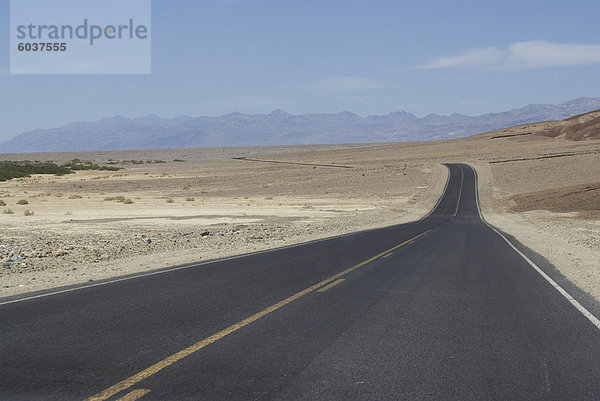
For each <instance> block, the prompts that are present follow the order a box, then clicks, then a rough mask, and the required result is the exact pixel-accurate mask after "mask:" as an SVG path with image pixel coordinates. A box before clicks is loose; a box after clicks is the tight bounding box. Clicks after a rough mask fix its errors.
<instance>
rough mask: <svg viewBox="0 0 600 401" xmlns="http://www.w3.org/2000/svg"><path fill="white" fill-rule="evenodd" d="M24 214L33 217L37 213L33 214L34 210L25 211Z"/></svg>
mask: <svg viewBox="0 0 600 401" xmlns="http://www.w3.org/2000/svg"><path fill="white" fill-rule="evenodd" d="M23 214H24V215H25V216H33V215H34V214H35V213H33V210H29V209H25V211H24V212H23Z"/></svg>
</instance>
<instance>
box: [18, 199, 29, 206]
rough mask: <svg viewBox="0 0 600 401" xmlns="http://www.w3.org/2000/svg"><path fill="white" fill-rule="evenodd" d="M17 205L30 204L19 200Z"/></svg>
mask: <svg viewBox="0 0 600 401" xmlns="http://www.w3.org/2000/svg"><path fill="white" fill-rule="evenodd" d="M17 205H29V202H27V201H26V200H25V199H19V200H18V201H17Z"/></svg>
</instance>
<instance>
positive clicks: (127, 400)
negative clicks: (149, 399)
mask: <svg viewBox="0 0 600 401" xmlns="http://www.w3.org/2000/svg"><path fill="white" fill-rule="evenodd" d="M149 392H150V390H148V389H139V390H133V391H132V392H131V393H127V394H126V395H124V396H123V397H121V398H119V399H118V400H117V401H135V400H137V399H140V398H141V397H143V396H145V395H146V394H148V393H149Z"/></svg>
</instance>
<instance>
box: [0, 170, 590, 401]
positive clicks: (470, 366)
mask: <svg viewBox="0 0 600 401" xmlns="http://www.w3.org/2000/svg"><path fill="white" fill-rule="evenodd" d="M448 168H449V171H450V175H449V180H448V184H447V187H446V190H445V192H444V194H443V196H442V197H441V198H440V201H439V202H438V204H437V205H436V207H435V209H434V210H433V211H432V212H431V213H430V214H429V215H428V216H426V217H425V218H423V219H421V220H419V221H416V222H413V223H409V224H403V225H398V226H392V227H388V228H383V229H378V230H371V231H365V232H360V233H356V234H352V235H346V236H341V237H336V238H332V239H327V240H321V241H314V242H312V243H307V244H302V245H298V246H292V247H287V248H283V249H278V250H274V251H269V252H261V253H256V254H252V255H246V256H242V257H234V258H229V259H224V260H218V261H214V262H208V263H201V264H195V265H187V266H180V267H177V268H172V269H168V270H164V271H160V272H158V273H152V274H146V275H140V276H136V277H130V278H127V279H125V280H120V281H108V282H105V283H100V284H95V285H91V286H89V285H87V286H85V285H84V286H80V287H73V288H68V289H65V290H64V291H61V292H56V291H54V292H47V293H43V294H37V295H34V296H31V295H30V296H24V297H21V298H17V299H5V300H0V322H1V324H0V399H2V400H86V399H88V400H130V401H131V400H137V399H140V400H143V401H150V400H546V399H553V400H596V399H600V323H599V322H598V321H597V320H595V318H594V317H593V316H592V315H591V314H589V312H587V311H586V310H585V309H584V308H583V307H582V306H581V305H579V304H578V303H577V301H576V300H574V299H572V298H571V299H568V298H567V297H568V296H569V295H568V294H567V293H566V292H564V290H562V288H560V287H558V285H556V284H555V283H554V285H553V282H552V281H551V279H550V278H548V277H547V276H544V274H543V272H541V271H538V270H536V267H535V266H534V265H532V264H530V263H529V262H528V261H527V260H526V259H525V258H524V257H523V256H522V255H521V254H519V252H518V251H517V250H516V249H514V248H513V247H512V246H511V244H510V243H509V242H508V241H507V240H505V239H504V238H503V237H502V236H501V235H500V234H499V233H498V232H496V231H495V230H494V229H493V228H491V227H490V226H488V225H487V224H486V223H485V222H484V221H482V219H481V217H480V213H479V208H478V202H477V192H476V175H475V172H474V171H473V170H472V169H471V168H470V167H469V166H468V165H464V164H452V165H448ZM586 314H587V315H586Z"/></svg>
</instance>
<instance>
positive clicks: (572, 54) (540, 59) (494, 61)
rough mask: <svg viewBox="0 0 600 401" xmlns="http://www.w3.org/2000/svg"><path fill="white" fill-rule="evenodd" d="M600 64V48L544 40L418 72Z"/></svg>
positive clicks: (476, 52) (444, 61) (470, 54)
mask: <svg viewBox="0 0 600 401" xmlns="http://www.w3.org/2000/svg"><path fill="white" fill-rule="evenodd" d="M593 63H600V45H582V44H574V43H567V44H563V43H550V42H546V41H543V40H533V41H529V42H517V43H513V44H511V45H509V46H508V47H507V48H506V49H499V48H497V47H488V48H480V49H472V50H469V51H467V52H464V53H462V54H459V55H457V56H450V57H439V58H436V59H433V60H431V61H429V62H427V63H425V64H423V65H420V66H417V67H416V68H417V69H437V68H448V67H494V68H501V69H533V68H543V67H565V66H575V65H584V64H593Z"/></svg>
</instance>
